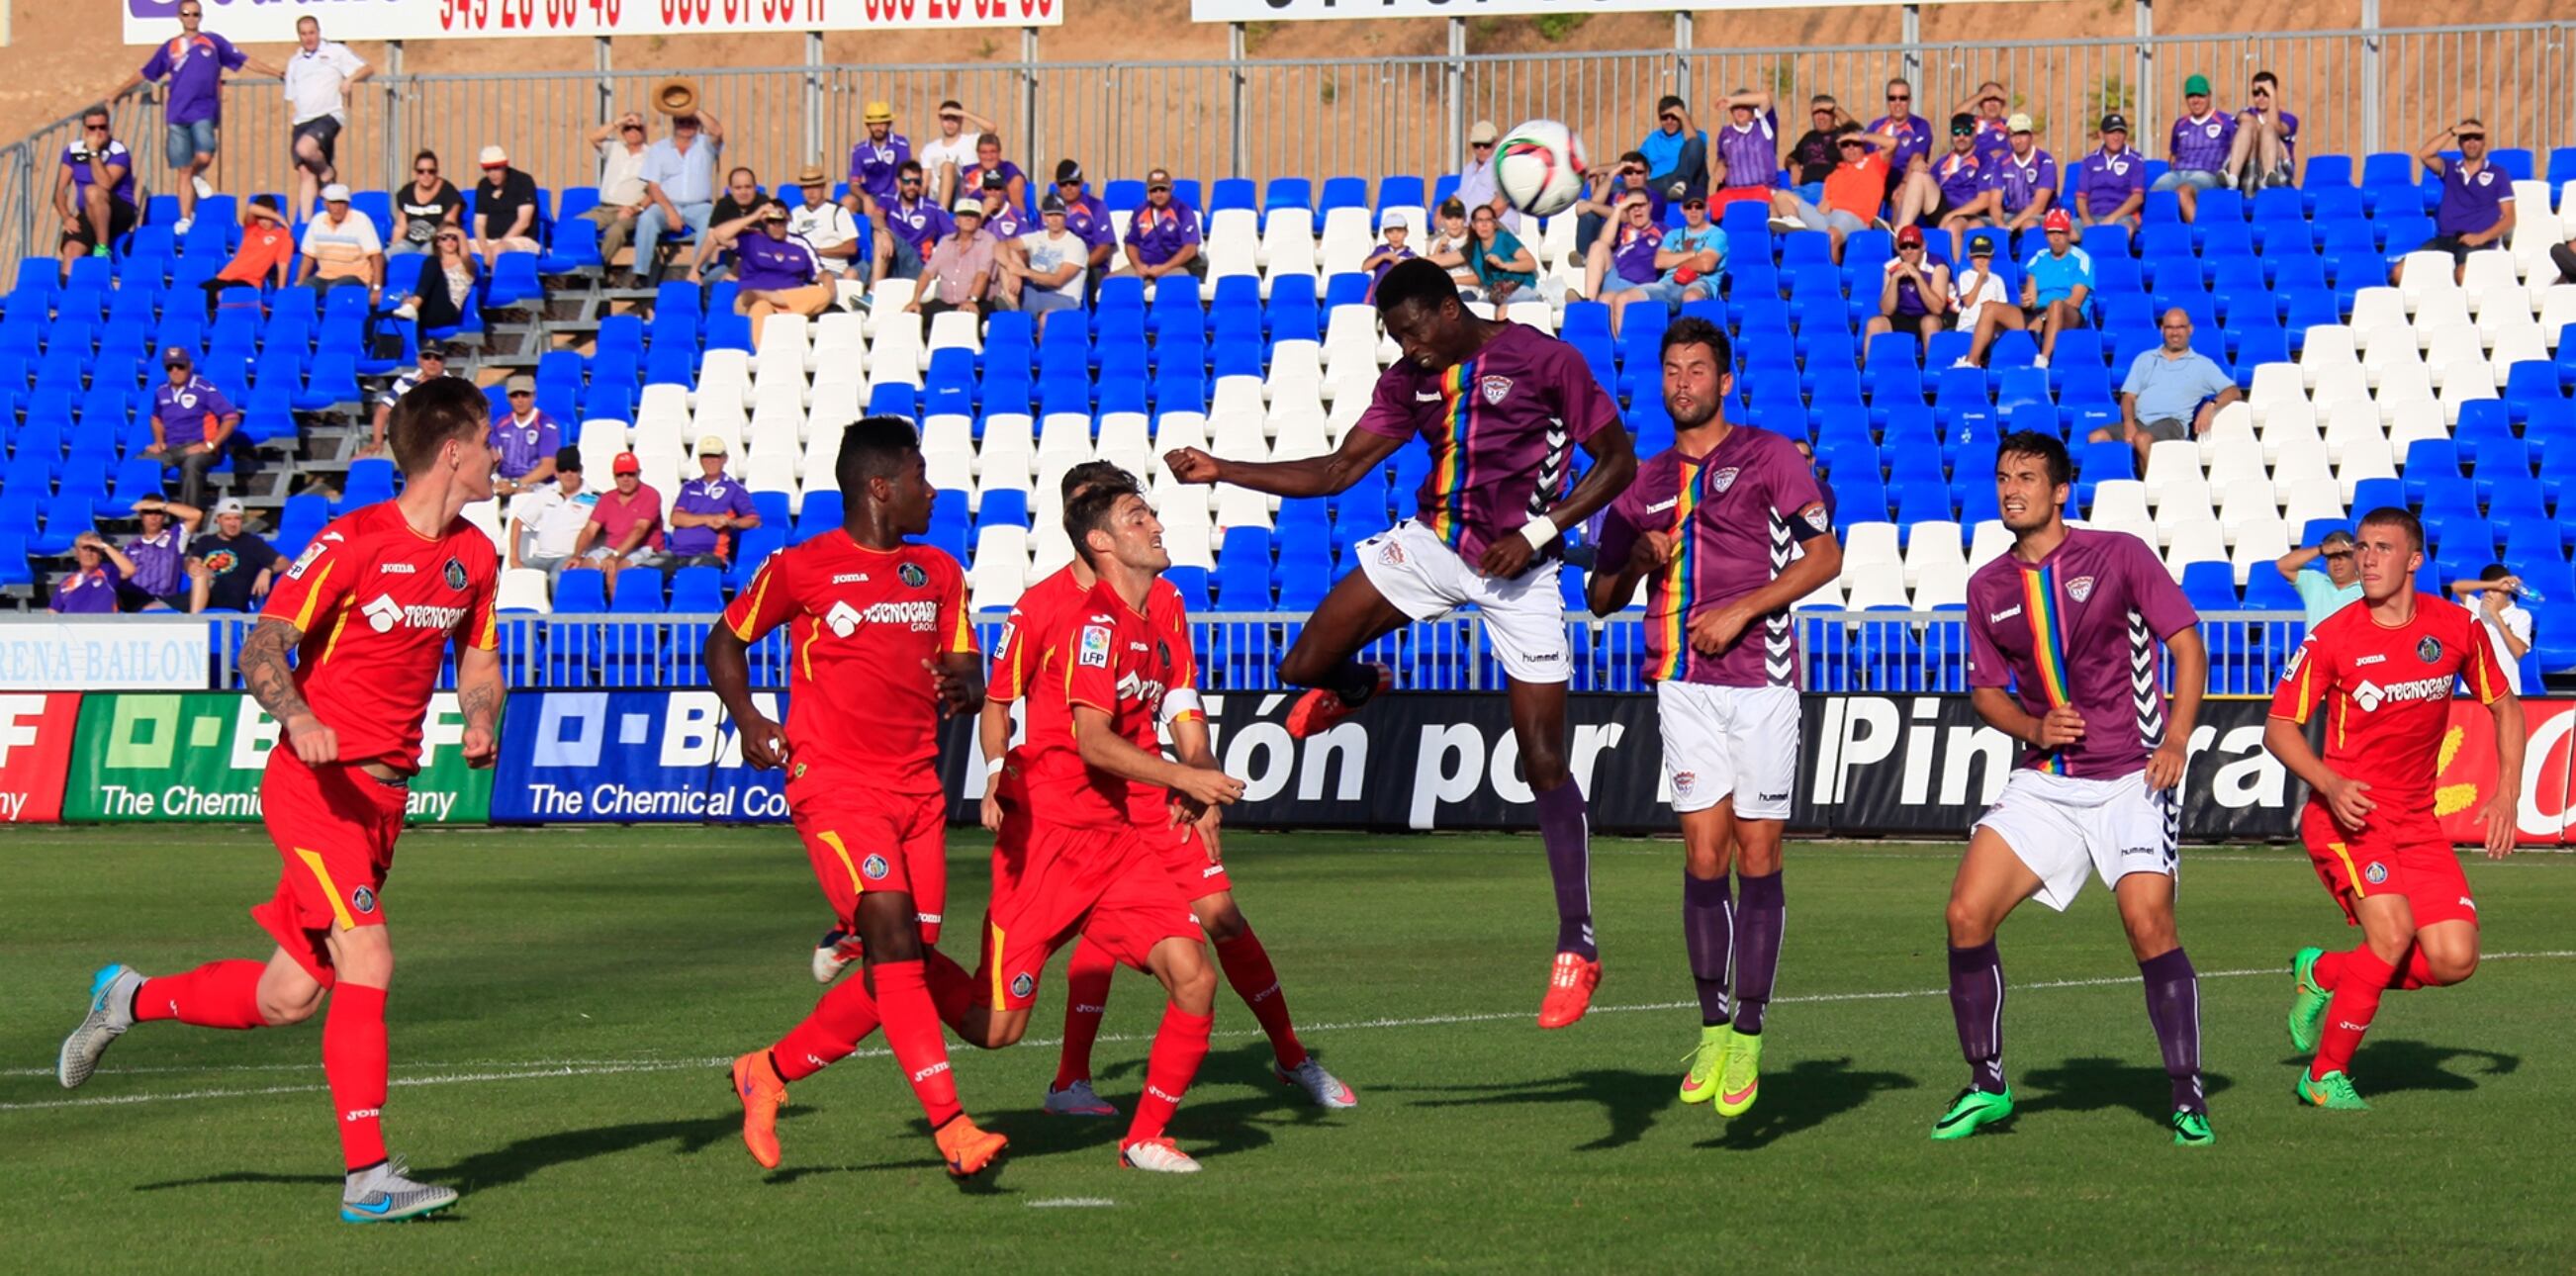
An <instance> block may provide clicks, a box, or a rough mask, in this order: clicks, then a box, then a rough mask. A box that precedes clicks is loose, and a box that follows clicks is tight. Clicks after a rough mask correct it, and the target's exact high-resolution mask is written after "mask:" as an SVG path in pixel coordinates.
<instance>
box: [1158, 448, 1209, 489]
mask: <svg viewBox="0 0 2576 1276" xmlns="http://www.w3.org/2000/svg"><path fill="white" fill-rule="evenodd" d="M1163 464H1164V466H1165V467H1167V468H1169V469H1170V470H1171V471H1172V477H1173V478H1176V479H1179V480H1180V481H1182V482H1184V483H1213V482H1215V481H1216V458H1215V457H1213V456H1210V455H1208V454H1207V453H1206V452H1205V451H1203V450H1201V449H1198V448H1194V447H1183V448H1174V449H1172V450H1171V451H1169V452H1166V453H1164V454H1163Z"/></svg>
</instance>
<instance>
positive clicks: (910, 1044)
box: [868, 961, 964, 1130]
mask: <svg viewBox="0 0 2576 1276" xmlns="http://www.w3.org/2000/svg"><path fill="white" fill-rule="evenodd" d="M868 977H869V978H870V979H871V980H872V981H874V982H875V984H876V987H877V1004H878V1007H879V1009H880V1011H881V1012H882V1013H883V1014H884V1016H885V1032H886V1044H887V1045H888V1046H891V1047H893V1049H894V1058H895V1062H896V1063H899V1064H901V1065H903V1076H904V1080H906V1081H909V1082H911V1083H912V1094H913V1097H914V1098H916V1099H919V1100H921V1112H922V1115H924V1116H926V1117H929V1118H930V1128H931V1129H934V1130H936V1129H938V1128H939V1127H941V1126H943V1125H946V1124H948V1122H949V1121H951V1120H953V1119H955V1118H956V1117H957V1115H958V1114H959V1113H960V1112H962V1111H964V1109H962V1108H960V1107H958V1106H957V1078H956V1077H955V1076H954V1075H952V1074H951V1073H950V1072H949V1071H948V1039H947V1038H946V1037H943V1036H941V1035H940V1029H939V1011H938V1009H937V1008H936V1007H935V1006H933V1005H932V1004H931V1000H930V987H929V985H928V984H927V983H925V982H924V981H923V978H922V970H921V963H920V962H917V961H882V962H878V963H877V964H876V965H874V966H871V967H869V968H868Z"/></svg>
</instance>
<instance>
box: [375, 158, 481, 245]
mask: <svg viewBox="0 0 2576 1276" xmlns="http://www.w3.org/2000/svg"><path fill="white" fill-rule="evenodd" d="M393 204H394V221H395V223H396V229H395V231H394V235H393V238H392V239H391V240H390V241H388V242H387V243H386V244H385V256H386V257H388V258H393V257H411V256H427V255H429V254H430V253H432V252H435V251H436V245H434V244H433V243H432V242H431V241H432V240H434V239H436V238H437V236H438V229H439V227H441V226H457V227H462V226H463V225H464V224H465V222H464V216H465V196H464V194H463V192H460V191H458V190H457V189H456V183H454V182H451V181H449V180H447V179H446V178H444V177H441V176H439V174H438V152H436V151H422V152H420V153H419V154H417V155H414V156H412V157H411V182H410V184H409V185H405V186H397V187H395V188H394V198H393Z"/></svg>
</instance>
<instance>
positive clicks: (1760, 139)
mask: <svg viewBox="0 0 2576 1276" xmlns="http://www.w3.org/2000/svg"><path fill="white" fill-rule="evenodd" d="M1718 105H1720V106H1723V107H1725V108H1726V115H1727V122H1726V125H1725V127H1723V128H1720V129H1719V130H1718V131H1717V137H1716V139H1715V141H1714V143H1713V145H1712V148H1711V149H1712V150H1714V152H1715V154H1713V155H1712V156H1711V157H1710V159H1709V165H1708V176H1709V181H1710V183H1711V186H1710V190H1709V204H1710V205H1711V207H1712V209H1713V210H1716V209H1723V208H1725V206H1726V205H1728V204H1732V203H1734V202H1735V201H1737V200H1739V199H1758V200H1760V201H1762V202H1763V204H1764V205H1765V206H1768V205H1769V204H1770V202H1771V189H1772V188H1773V187H1774V186H1777V185H1778V184H1779V182H1780V114H1779V112H1777V111H1775V110H1773V109H1772V106H1771V95H1770V94H1768V93H1757V92H1754V91H1753V90H1751V89H1737V90H1736V91H1735V92H1733V93H1731V94H1729V95H1727V96H1726V97H1723V98H1720V99H1719V100H1718ZM1657 211H1658V214H1659V215H1660V212H1661V210H1660V209H1658V210H1657Z"/></svg>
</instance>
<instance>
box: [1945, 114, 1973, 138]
mask: <svg viewBox="0 0 2576 1276" xmlns="http://www.w3.org/2000/svg"><path fill="white" fill-rule="evenodd" d="M1976 132H1977V117H1976V116H1973V115H1970V114H1968V113H1967V112H1966V111H1961V112H1959V113H1958V114H1956V115H1953V116H1951V117H1950V136H1952V137H1973V136H1975V135H1976Z"/></svg>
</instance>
